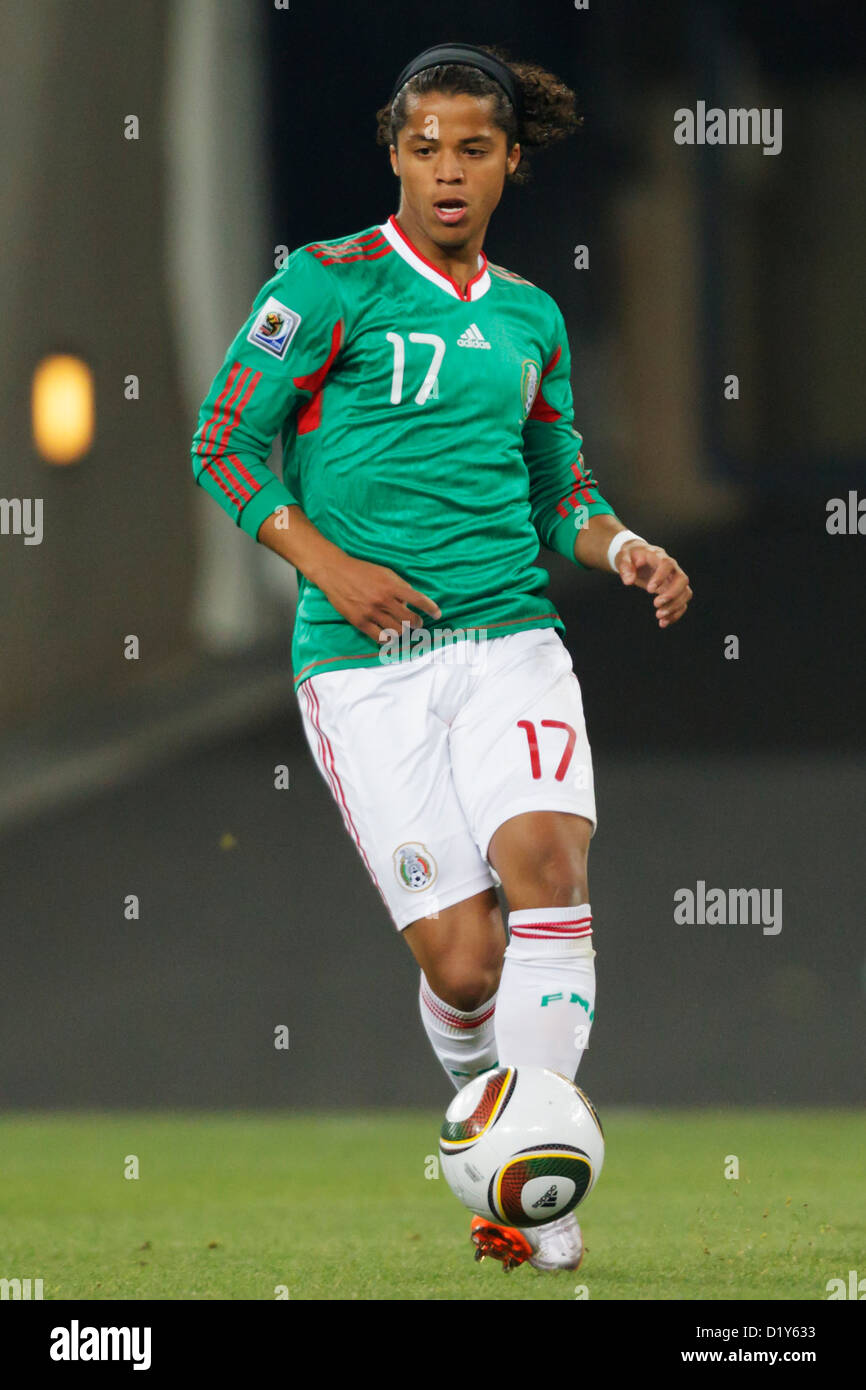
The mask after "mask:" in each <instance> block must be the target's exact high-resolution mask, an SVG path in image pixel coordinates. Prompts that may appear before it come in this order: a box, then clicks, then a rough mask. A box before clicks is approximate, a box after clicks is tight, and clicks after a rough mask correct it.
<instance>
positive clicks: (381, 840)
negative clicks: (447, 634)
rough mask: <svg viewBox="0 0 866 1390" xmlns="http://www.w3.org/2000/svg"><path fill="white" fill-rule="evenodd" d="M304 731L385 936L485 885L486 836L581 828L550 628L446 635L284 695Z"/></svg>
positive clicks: (491, 880) (568, 677)
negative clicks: (568, 823) (419, 649)
mask: <svg viewBox="0 0 866 1390" xmlns="http://www.w3.org/2000/svg"><path fill="white" fill-rule="evenodd" d="M298 700H299V703H300V707H301V715H302V719H303V724H304V730H305V733H306V736H307V741H308V742H309V745H310V748H311V750H312V753H313V757H314V758H315V760H316V763H317V766H318V768H319V771H320V772H321V773H322V776H323V777H324V778H325V780H326V782H327V783H328V786H329V787H330V789H331V792H332V794H333V796H334V799H335V800H336V802H337V805H338V806H339V808H340V812H341V814H342V817H343V822H344V824H345V826H346V829H347V831H348V832H349V835H350V836H351V838H352V840H353V841H354V843H355V846H356V848H357V850H358V852H359V854H360V855H361V858H362V859H363V861H364V863H365V865H366V867H367V870H368V872H369V874H370V877H371V878H372V879H373V882H374V883H375V885H376V887H377V888H378V890H379V892H380V894H381V896H382V899H383V901H384V903H385V906H386V907H387V909H388V911H389V912H390V914H391V917H392V918H393V920H394V923H395V925H396V926H397V928H398V929H399V930H402V929H403V928H404V927H407V926H408V925H409V924H410V922H414V921H416V920H417V919H419V918H421V917H435V915H436V914H437V913H438V912H440V911H442V910H443V909H444V908H446V907H451V906H452V904H454V903H457V902H461V901H462V900H463V899H464V898H470V897H472V896H473V895H474V894H476V893H480V892H482V891H483V890H484V889H485V888H490V887H492V886H494V885H495V884H498V883H499V878H498V877H497V876H496V875H495V871H493V870H492V868H491V866H490V865H489V863H488V861H487V851H488V847H489V845H490V840H491V838H492V836H493V834H494V832H495V831H496V829H497V828H498V827H499V826H500V825H502V823H503V822H504V821H507V820H510V819H511V817H512V816H517V815H520V814H521V813H522V812H525V811H569V812H571V813H573V814H575V815H578V816H584V817H586V819H587V820H589V821H591V822H592V826H593V833H595V825H596V814H595V794H594V788H593V775H592V758H591V754H590V748H589V742H588V740H587V736H586V727H585V724H584V717H583V700H582V697H581V693H580V685H579V684H578V680H577V677H576V676H575V674H574V670H573V669H572V662H571V656H570V655H569V652H568V650H567V648H566V647H565V645H564V644H563V642H562V640H561V639H560V637H559V634H558V633H557V632H556V631H555V630H554V629H553V628H533V629H531V630H530V631H527V632H517V633H511V634H509V635H508V636H505V637H495V638H490V639H488V640H487V641H480V640H479V641H473V640H471V639H469V640H459V641H457V642H454V643H452V644H450V645H447V646H442V647H433V648H431V649H429V650H428V651H426V652H424V653H423V654H422V655H420V656H415V657H412V658H411V659H407V660H403V661H400V662H397V661H392V662H385V663H377V664H376V665H375V666H372V667H363V668H352V669H351V670H347V671H324V672H321V673H320V674H318V675H316V676H310V677H308V678H307V680H306V681H304V682H303V683H302V684H301V685H300V686H299V688H298Z"/></svg>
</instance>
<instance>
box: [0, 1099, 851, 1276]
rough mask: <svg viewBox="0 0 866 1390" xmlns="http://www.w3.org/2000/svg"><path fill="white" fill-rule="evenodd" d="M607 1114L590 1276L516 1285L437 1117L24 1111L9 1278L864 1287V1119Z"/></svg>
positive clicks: (9, 1232)
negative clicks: (458, 1188) (444, 1160)
mask: <svg viewBox="0 0 866 1390" xmlns="http://www.w3.org/2000/svg"><path fill="white" fill-rule="evenodd" d="M603 1120H604V1124H605V1133H606V1138H607V1155H606V1160H605V1168H604V1172H603V1173H602V1176H601V1178H600V1180H599V1182H598V1185H597V1187H596V1189H595V1191H594V1192H593V1193H592V1194H591V1195H590V1197H589V1198H588V1199H587V1201H586V1204H585V1205H584V1206H583V1207H581V1208H580V1219H581V1225H582V1227H583V1231H584V1240H585V1244H586V1255H585V1258H584V1262H583V1265H582V1267H581V1269H580V1270H579V1272H578V1273H577V1274H576V1275H574V1274H566V1273H561V1274H557V1275H545V1274H541V1273H538V1272H537V1271H536V1270H533V1269H531V1268H529V1267H528V1266H523V1267H521V1268H520V1269H517V1270H515V1271H513V1272H512V1273H511V1274H508V1275H505V1274H503V1272H502V1269H501V1267H500V1266H499V1265H498V1264H496V1263H494V1262H493V1261H490V1260H485V1261H484V1262H483V1264H480V1265H479V1264H476V1263H475V1262H474V1260H473V1257H472V1253H473V1252H472V1247H471V1246H470V1244H469V1240H468V1232H469V1216H468V1214H467V1213H465V1212H464V1211H463V1209H462V1208H461V1207H460V1206H459V1205H458V1203H457V1202H456V1200H455V1198H454V1197H453V1196H452V1195H451V1193H450V1191H449V1190H448V1187H447V1185H446V1183H445V1180H444V1178H441V1177H440V1178H439V1179H438V1180H437V1179H433V1178H427V1177H425V1166H426V1167H427V1168H428V1169H429V1168H430V1166H431V1165H429V1164H425V1160H426V1159H427V1156H428V1155H430V1154H435V1152H436V1139H437V1135H438V1123H439V1119H438V1117H437V1115H435V1114H432V1113H431V1114H429V1115H427V1114H419V1113H418V1112H393V1111H388V1112H382V1113H380V1114H375V1113H364V1114H359V1115H349V1116H347V1115H310V1114H305V1115H293V1114H289V1113H269V1114H259V1113H249V1114H216V1115H215V1114H202V1115H196V1114H189V1113H182V1114H177V1115H172V1114H156V1115H148V1114H129V1115H115V1114H107V1115H106V1114H94V1115H90V1114H83V1115H56V1116H52V1115H13V1116H6V1117H3V1118H0V1260H2V1266H3V1267H2V1268H0V1277H6V1278H12V1277H18V1278H42V1279H43V1281H44V1297H45V1298H46V1299H110V1298H119V1299H139V1298H159V1299H273V1298H275V1297H276V1296H277V1294H276V1290H277V1287H278V1286H285V1288H287V1289H288V1295H289V1297H290V1298H292V1299H461V1300H462V1299H491V1298H492V1299H518V1300H520V1299H568V1300H571V1299H574V1298H575V1288H576V1286H578V1285H584V1286H585V1287H586V1290H587V1293H588V1296H589V1298H590V1299H592V1300H596V1299H753V1298H758V1299H765V1298H769V1299H810V1300H811V1299H826V1297H827V1293H826V1284H827V1281H828V1280H829V1279H832V1278H843V1279H846V1280H847V1277H848V1271H849V1269H858V1270H859V1271H860V1275H861V1277H862V1276H863V1275H866V1183H864V1181H863V1155H864V1153H866V1117H864V1116H863V1115H861V1114H857V1113H853V1112H840V1111H809V1112H805V1111H803V1112H797V1111H794V1112H792V1111H785V1112H783V1111H779V1112H771V1111H747V1110H730V1111H720V1110H715V1111H676V1112H675V1111H666V1112H645V1113H644V1112H636V1111H622V1112H616V1111H611V1112H610V1113H609V1114H605V1115H604V1116H603ZM128 1155H135V1156H137V1159H138V1163H139V1174H140V1175H139V1177H138V1178H137V1179H127V1178H125V1177H124V1168H125V1164H126V1162H127V1156H128ZM728 1155H736V1156H737V1157H738V1159H739V1170H740V1176H739V1178H738V1179H726V1178H725V1176H724V1173H725V1165H726V1157H727V1156H728Z"/></svg>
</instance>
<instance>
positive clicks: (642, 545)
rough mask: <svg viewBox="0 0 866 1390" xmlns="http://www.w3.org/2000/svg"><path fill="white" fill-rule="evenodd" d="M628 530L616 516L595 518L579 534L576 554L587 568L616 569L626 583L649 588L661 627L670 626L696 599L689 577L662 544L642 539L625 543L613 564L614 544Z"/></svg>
mask: <svg viewBox="0 0 866 1390" xmlns="http://www.w3.org/2000/svg"><path fill="white" fill-rule="evenodd" d="M625 531H626V527H625V526H624V525H623V523H622V522H621V521H620V520H619V518H618V517H616V516H613V515H608V516H594V517H591V518H590V520H589V521H588V523H587V525H586V526H585V527H583V529H582V530H580V531H578V533H577V540H576V542H575V546H574V551H575V558H576V559H577V561H578V563H579V564H581V565H583V566H584V567H585V568H586V569H598V570H609V569H611V568H612V569H613V570H615V572H616V573H617V574H618V575H619V577H620V579H621V580H622V582H623V584H626V585H634V586H635V587H636V588H638V589H646V591H647V593H650V594H652V595H653V606H654V608H655V616H656V619H657V621H658V625H659V627H660V628H661V627H670V625H671V623H676V622H678V621H679V619H680V618H681V617H682V616H683V614H684V613H685V611H686V609H687V608H688V606H689V602H690V600H691V598H692V590H691V587H690V585H689V576H688V575H687V574H686V573H685V572H684V571H683V569H682V567H681V566H680V565H679V564H677V561H676V560H675V559H674V558H673V556H672V555H668V553H667V551H666V550H663V549H662V547H661V546H660V545H651V544H650V543H649V542H648V541H645V540H644V539H643V538H642V537H641V536H633V537H632V533H631V532H629V533H628V534H629V537H630V539H627V540H625V541H624V542H622V543H621V544H620V546H619V547H618V548H617V551H616V553H615V554H614V556H613V563H612V564H611V562H610V561H609V559H608V556H609V555H610V547H611V542H612V541H613V539H614V537H615V536H617V535H619V533H620V532H625Z"/></svg>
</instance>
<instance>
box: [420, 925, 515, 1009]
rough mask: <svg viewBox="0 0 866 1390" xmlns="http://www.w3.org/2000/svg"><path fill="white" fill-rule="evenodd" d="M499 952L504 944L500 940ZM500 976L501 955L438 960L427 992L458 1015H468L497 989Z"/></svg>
mask: <svg viewBox="0 0 866 1390" xmlns="http://www.w3.org/2000/svg"><path fill="white" fill-rule="evenodd" d="M502 945H503V953H502V954H504V946H505V942H504V941H503V943H502ZM501 973H502V955H501V954H499V955H498V956H497V957H495V958H488V959H485V960H467V959H466V958H465V957H461V956H451V957H449V958H447V959H446V960H443V961H439V962H438V963H437V966H436V969H435V971H434V972H433V978H430V972H429V971H428V972H427V975H428V981H429V984H430V987H431V989H432V990H433V991H434V992H435V993H436V994H438V996H439V998H440V999H441V1000H442V1001H443V1003H445V1004H450V1005H451V1007H452V1009H459V1010H460V1012H461V1013H467V1014H468V1013H472V1012H473V1011H474V1010H475V1009H480V1008H481V1005H482V1004H486V1003H487V1000H488V999H490V998H491V997H492V996H493V995H494V994H495V993H496V991H497V989H498V988H499V977H500V975H501Z"/></svg>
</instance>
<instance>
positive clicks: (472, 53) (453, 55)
mask: <svg viewBox="0 0 866 1390" xmlns="http://www.w3.org/2000/svg"><path fill="white" fill-rule="evenodd" d="M440 63H462V64H464V65H465V66H467V67H471V68H480V69H481V71H482V72H484V73H486V74H487V76H488V77H492V78H493V81H494V82H498V83H499V86H500V87H501V88H502V90H503V91H504V93H505V95H506V96H507V97H508V100H509V101H510V102H511V105H512V106H513V107H514V112H515V115H516V116H517V119H518V121H519V120H520V117H521V113H522V103H521V101H520V89H519V87H518V85H517V83H516V82H515V80H514V73H513V72H512V71H511V69H510V68H509V67H507V66H506V65H505V63H503V62H502V61H501V60H500V59H499V58H494V56H493V54H492V53H485V52H484V50H483V49H482V48H476V47H475V46H474V45H473V44H471V43H440V44H436V45H434V47H433V48H425V49H424V52H423V53H419V54H418V56H417V58H413V59H412V61H411V63H407V64H406V66H405V68H404V69H403V71H402V72H401V73H400V76H399V77H398V78H397V81H396V82H395V83H394V90H393V92H392V93H391V102H392V104H393V102H394V99H395V97H396V96H397V93H398V92H399V90H400V88H401V87H402V86H403V84H404V83H405V82H408V81H409V78H410V77H415V76H416V74H417V73H419V72H423V71H424V69H425V68H435V67H438V65H439V64H440Z"/></svg>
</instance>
